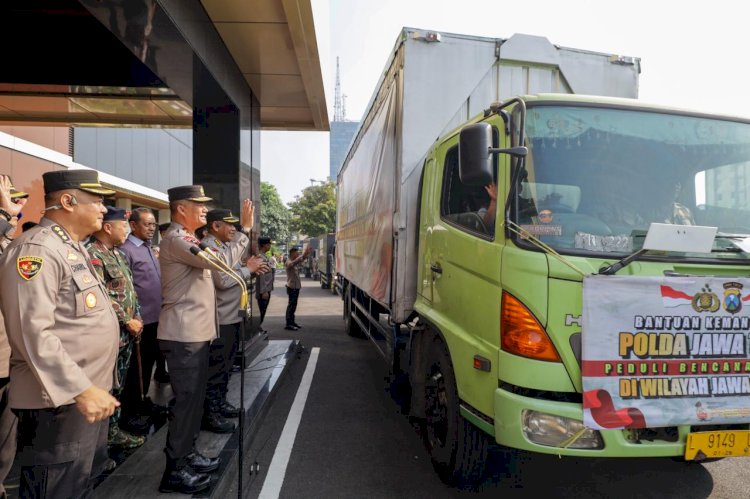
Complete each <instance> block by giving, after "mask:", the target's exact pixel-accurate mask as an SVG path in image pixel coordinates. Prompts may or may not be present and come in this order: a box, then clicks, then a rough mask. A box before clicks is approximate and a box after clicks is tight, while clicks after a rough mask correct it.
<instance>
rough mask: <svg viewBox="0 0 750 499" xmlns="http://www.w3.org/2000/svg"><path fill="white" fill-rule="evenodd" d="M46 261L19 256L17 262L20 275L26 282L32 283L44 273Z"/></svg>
mask: <svg viewBox="0 0 750 499" xmlns="http://www.w3.org/2000/svg"><path fill="white" fill-rule="evenodd" d="M43 263H44V260H43V259H42V258H41V257H38V256H19V257H18V259H17V260H16V269H18V274H19V275H20V276H21V277H23V278H24V279H25V280H27V281H30V280H32V279H33V278H35V277H36V276H37V274H39V272H41V271H42V264H43Z"/></svg>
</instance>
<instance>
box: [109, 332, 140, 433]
mask: <svg viewBox="0 0 750 499" xmlns="http://www.w3.org/2000/svg"><path fill="white" fill-rule="evenodd" d="M120 344H124V346H121V347H120V351H119V352H118V353H117V380H118V383H117V385H118V386H117V388H112V396H113V397H115V398H116V399H117V400H120V395H121V394H122V390H123V388H125V378H126V377H127V374H128V367H129V366H130V357H131V355H132V353H133V346H134V345H135V342H134V341H133V337H132V336H131V335H130V333H129V332H128V330H127V329H125V328H124V327H122V326H121V327H120ZM120 412H121V407H117V408H116V409H115V412H114V413H113V414H112V415H111V416H110V417H109V427H110V429H111V428H114V427H115V426H118V423H119V422H120Z"/></svg>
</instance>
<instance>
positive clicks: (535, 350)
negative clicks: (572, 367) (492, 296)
mask: <svg viewBox="0 0 750 499" xmlns="http://www.w3.org/2000/svg"><path fill="white" fill-rule="evenodd" d="M500 337H501V338H502V339H501V346H502V349H503V350H505V351H506V352H509V353H512V354H516V355H520V356H521V357H528V358H530V359H536V360H545V361H548V362H560V355H559V354H558V353H557V349H556V348H555V345H553V344H552V340H550V339H549V336H548V335H547V332H546V331H545V330H544V328H543V327H542V326H541V325H540V324H539V321H537V320H536V317H534V314H532V313H531V312H530V311H529V309H528V308H526V307H525V306H524V304H523V303H521V302H520V301H519V300H518V299H517V298H516V297H514V296H512V295H510V294H509V293H506V292H503V301H502V306H501V311H500Z"/></svg>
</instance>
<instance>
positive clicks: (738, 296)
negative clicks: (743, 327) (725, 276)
mask: <svg viewBox="0 0 750 499" xmlns="http://www.w3.org/2000/svg"><path fill="white" fill-rule="evenodd" d="M742 287H743V286H742V284H741V283H739V282H725V283H724V310H726V311H727V312H729V313H730V314H736V313H737V312H739V311H740V310H742Z"/></svg>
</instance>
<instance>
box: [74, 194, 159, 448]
mask: <svg viewBox="0 0 750 499" xmlns="http://www.w3.org/2000/svg"><path fill="white" fill-rule="evenodd" d="M127 215H128V213H127V212H126V211H125V210H124V209H122V208H113V207H111V206H108V207H107V213H105V214H104V221H103V223H102V228H101V230H99V231H98V232H95V233H94V234H93V237H92V238H91V240H90V241H89V242H88V244H87V245H86V249H87V250H88V252H89V254H90V255H91V264H92V265H93V266H94V269H95V270H96V272H97V274H99V277H100V278H101V279H102V281H103V282H104V285H105V286H106V288H107V291H108V293H109V298H110V301H111V302H112V308H113V309H114V311H115V313H116V314H117V319H118V320H119V323H120V344H119V346H120V350H119V353H118V355H117V379H118V380H119V383H117V384H116V387H115V388H113V390H112V395H114V396H115V398H117V399H118V400H119V399H120V395H121V394H122V389H123V386H124V381H125V377H126V375H127V372H128V366H129V365H130V357H131V354H132V352H133V344H134V343H135V342H136V341H138V339H139V337H140V334H141V331H143V321H142V320H141V315H140V308H139V306H138V297H137V296H136V294H135V288H134V287H133V276H132V274H131V273H130V267H128V262H127V260H126V259H125V256H124V255H123V254H122V253H121V252H120V250H119V249H118V246H121V245H122V243H124V242H125V239H126V238H127V236H128V222H127ZM119 420H120V407H118V408H117V409H116V410H115V412H114V414H112V416H111V417H110V418H109V433H108V438H107V443H108V444H109V445H111V446H117V447H121V448H124V449H132V448H135V447H139V446H141V445H143V443H144V442H145V439H144V438H143V437H141V436H136V435H133V434H131V433H129V432H127V431H125V430H123V429H121V428H120V426H119Z"/></svg>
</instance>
